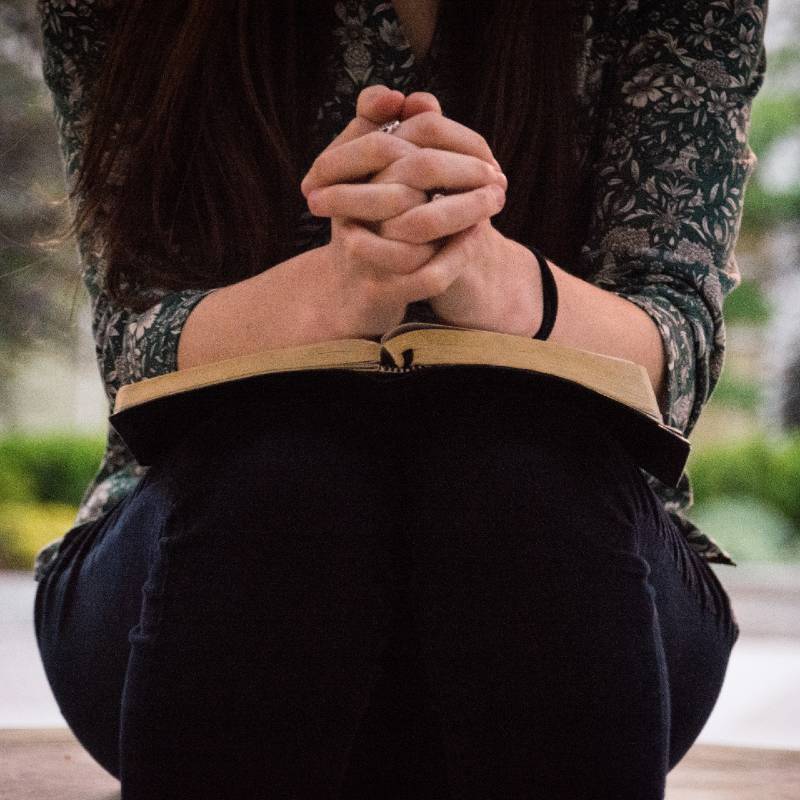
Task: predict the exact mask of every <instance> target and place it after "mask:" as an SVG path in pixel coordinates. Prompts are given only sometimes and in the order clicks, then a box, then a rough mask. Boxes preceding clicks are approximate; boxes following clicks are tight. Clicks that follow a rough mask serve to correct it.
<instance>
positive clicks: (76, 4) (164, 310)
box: [38, 0, 214, 408]
mask: <svg viewBox="0 0 800 800" xmlns="http://www.w3.org/2000/svg"><path fill="white" fill-rule="evenodd" d="M117 3H118V0H38V9H39V14H40V22H41V30H42V44H43V58H42V67H43V74H44V79H45V82H46V84H47V86H48V88H49V89H50V91H51V94H52V98H53V110H54V114H55V119H56V125H57V129H58V134H59V144H60V147H61V152H62V156H63V159H64V167H65V178H66V183H67V186H68V187H71V186H72V185H73V181H74V178H75V176H76V173H77V170H78V168H79V166H80V158H81V154H82V152H83V143H84V138H85V119H86V114H87V111H88V110H89V108H90V103H91V87H92V86H93V84H94V80H95V78H96V75H97V72H98V70H99V69H100V68H101V65H102V60H103V56H104V53H105V50H106V42H107V38H108V37H107V32H108V31H109V30H110V26H111V24H112V23H113V21H114V18H115V6H116V5H117ZM78 246H79V251H80V255H81V259H82V268H83V279H84V283H85V285H86V288H87V290H88V292H89V295H90V298H91V303H92V329H93V332H94V338H95V344H96V353H97V359H98V365H99V368H100V372H101V375H102V378H103V383H104V387H105V392H106V396H107V398H108V401H109V406H110V408H113V404H114V399H115V397H116V393H117V390H118V389H119V387H120V386H122V385H124V384H126V383H131V382H134V381H138V380H141V379H142V378H150V377H153V376H155V375H159V374H162V373H165V372H171V371H174V370H175V369H177V349H178V341H179V338H180V334H181V330H182V328H183V325H184V323H185V321H186V318H187V317H188V316H189V314H190V312H191V311H192V309H193V308H194V307H195V305H196V304H197V303H198V302H199V301H200V300H201V299H202V298H203V297H205V296H206V295H207V294H209V293H210V292H211V291H214V290H212V289H207V290H194V289H187V290H184V291H180V292H158V291H152V292H149V293H148V297H149V298H150V299H151V300H152V302H151V304H150V306H149V308H147V309H146V310H145V311H144V312H141V313H137V312H134V311H133V310H131V309H128V308H123V307H119V306H116V305H115V304H114V303H112V302H111V300H110V298H109V296H108V294H107V293H106V291H105V290H104V287H103V278H102V276H103V262H102V258H101V257H100V256H98V255H97V253H96V252H94V248H92V247H91V246H90V245H89V244H88V242H87V241H85V240H81V241H79V243H78Z"/></svg>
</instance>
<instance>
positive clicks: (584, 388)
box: [109, 322, 690, 486]
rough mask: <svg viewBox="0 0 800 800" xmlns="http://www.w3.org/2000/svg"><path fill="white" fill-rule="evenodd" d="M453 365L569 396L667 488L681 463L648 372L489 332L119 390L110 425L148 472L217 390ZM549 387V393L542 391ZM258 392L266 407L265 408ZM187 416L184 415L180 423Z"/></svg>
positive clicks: (392, 335)
mask: <svg viewBox="0 0 800 800" xmlns="http://www.w3.org/2000/svg"><path fill="white" fill-rule="evenodd" d="M458 365H473V366H484V367H486V368H495V369H510V370H516V371H520V370H521V371H527V372H530V373H537V374H538V375H540V376H543V379H546V380H548V381H554V382H557V383H559V384H565V383H566V384H567V385H569V386H570V387H573V388H574V391H575V393H576V396H579V397H582V399H583V401H584V402H589V403H591V408H592V409H593V410H594V409H596V411H597V423H598V425H602V426H605V427H607V428H608V429H610V430H611V431H612V433H614V434H615V435H616V436H618V437H619V438H620V440H621V441H622V443H623V444H624V446H625V447H626V449H627V450H628V452H629V453H630V454H631V456H632V457H633V458H634V460H635V461H636V463H637V464H638V465H639V466H640V467H641V468H642V469H644V470H646V471H647V472H650V473H651V474H652V475H654V476H655V477H656V478H658V479H659V480H661V481H662V482H664V483H666V484H668V485H671V486H675V485H676V484H677V482H678V479H679V478H680V476H681V473H682V472H683V469H684V466H685V464H686V459H687V458H688V455H689V449H690V444H689V441H688V439H686V438H684V437H683V436H682V435H681V432H680V431H679V430H677V429H676V428H672V427H670V426H668V425H666V424H665V423H664V421H663V418H662V415H661V412H660V410H659V407H658V402H657V400H656V396H655V393H654V392H653V387H652V384H651V383H650V378H649V376H648V374H647V370H646V369H645V368H644V367H643V366H642V365H640V364H635V363H634V362H632V361H628V360H626V359H622V358H615V357H613V356H607V355H601V354H599V353H591V352H588V351H586V350H579V349H576V348H572V347H566V346H564V345H560V344H557V343H555V342H550V341H547V340H545V341H542V340H539V339H532V338H528V337H526V336H516V335H512V334H507V333H497V332H494V331H484V330H476V329H471V328H459V327H455V326H450V325H440V324H437V323H426V322H407V323H404V324H402V325H398V326H397V327H395V328H393V329H392V330H390V331H388V332H387V333H385V334H384V335H383V336H382V337H381V339H380V341H375V340H372V339H338V340H333V341H326V342H317V343H314V344H306V345H299V346H295V347H286V348H277V349H272V350H264V351H261V352H257V353H250V354H247V355H243V356H236V357H235V358H229V359H225V360H223V361H217V362H212V363H208V364H201V365H199V366H196V367H189V368H187V369H182V370H179V371H176V372H170V373H167V374H165V375H158V376H156V377H154V378H146V379H144V380H141V381H138V382H137V383H131V384H127V385H125V386H122V387H121V388H120V389H119V391H118V393H117V396H116V401H115V404H114V410H113V413H112V414H111V416H110V417H109V422H110V423H111V424H112V425H113V427H114V429H115V430H116V431H117V433H119V435H120V436H121V437H122V439H123V441H124V442H125V444H126V445H127V446H128V448H129V449H130V451H131V452H132V453H133V455H134V457H135V458H136V459H137V461H138V462H139V463H140V464H142V465H145V466H146V465H149V464H151V463H153V461H154V460H155V459H156V458H157V457H158V455H159V453H160V452H162V451H163V450H164V448H165V447H166V446H167V445H168V444H169V441H170V439H171V437H172V438H174V436H175V435H176V433H177V431H178V430H179V429H180V428H181V423H183V426H184V427H185V425H186V418H187V405H186V404H187V400H188V401H190V402H191V403H196V404H199V405H198V406H194V407H193V410H196V409H197V408H201V409H202V408H203V407H204V403H203V401H204V400H205V401H206V403H205V405H206V406H207V407H209V408H211V407H213V405H214V404H216V403H219V402H220V401H221V398H220V396H219V395H215V394H214V392H215V391H219V390H220V389H221V388H222V387H226V386H230V385H231V384H239V383H241V382H242V381H252V380H255V379H258V378H260V376H264V375H269V374H272V373H288V372H297V371H317V370H330V369H345V370H355V371H366V372H373V373H376V374H378V373H410V372H413V371H415V370H425V369H435V368H447V367H454V366H458ZM551 385H552V384H551ZM268 389H269V387H268V386H266V387H265V389H264V391H265V402H268V400H269V397H268ZM189 416H191V414H190V415H189Z"/></svg>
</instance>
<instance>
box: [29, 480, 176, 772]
mask: <svg viewBox="0 0 800 800" xmlns="http://www.w3.org/2000/svg"><path fill="white" fill-rule="evenodd" d="M145 480H146V478H145ZM144 488H145V484H144V481H142V482H140V483H139V484H138V485H137V486H136V487H135V488H134V490H133V491H132V492H131V494H129V495H127V496H126V497H125V498H123V499H122V500H121V501H120V502H119V503H117V505H115V506H114V507H113V508H112V509H110V510H109V511H107V512H106V513H104V514H103V515H102V516H101V517H99V518H98V519H95V520H93V521H91V522H88V523H85V524H83V525H80V526H78V527H77V528H75V529H73V530H72V531H70V532H69V533H68V534H67V536H66V537H65V538H64V541H63V542H62V544H61V547H60V549H59V552H58V556H57V558H56V559H55V561H54V562H53V563H51V564H50V565H49V567H48V569H47V571H46V572H45V574H44V575H43V577H42V579H41V580H40V581H39V583H38V585H37V589H36V599H35V613H34V618H35V627H36V636H37V641H38V646H39V652H40V655H41V658H42V664H43V667H44V671H45V674H46V676H47V679H48V682H49V684H50V687H51V690H52V692H53V696H54V698H55V700H56V702H57V704H58V706H59V709H60V710H61V713H62V715H63V716H64V719H65V720H66V721H67V723H68V725H69V726H70V728H71V729H72V731H73V733H74V734H75V735H76V737H77V738H78V740H79V741H80V742H81V744H82V745H83V746H84V747H85V748H86V750H87V751H88V752H89V753H90V754H91V755H92V756H93V757H94V758H95V759H96V760H97V762H98V763H99V764H100V765H102V766H103V767H104V768H105V769H106V770H107V771H108V772H110V773H111V774H112V775H114V776H115V777H119V746H118V739H119V724H120V697H121V695H122V688H123V684H124V681H125V672H126V669H127V665H128V654H129V649H130V646H129V643H128V633H129V631H130V630H131V628H133V626H134V625H136V624H137V623H138V621H139V617H140V610H141V596H142V585H143V584H144V583H145V581H146V579H147V575H148V570H149V566H150V563H151V560H152V556H153V552H154V550H155V549H156V548H157V546H158V537H159V535H160V532H161V530H162V528H163V524H164V520H165V519H166V514H167V511H168V498H166V497H164V496H163V495H158V494H156V493H153V492H146V493H144V494H142V489H144Z"/></svg>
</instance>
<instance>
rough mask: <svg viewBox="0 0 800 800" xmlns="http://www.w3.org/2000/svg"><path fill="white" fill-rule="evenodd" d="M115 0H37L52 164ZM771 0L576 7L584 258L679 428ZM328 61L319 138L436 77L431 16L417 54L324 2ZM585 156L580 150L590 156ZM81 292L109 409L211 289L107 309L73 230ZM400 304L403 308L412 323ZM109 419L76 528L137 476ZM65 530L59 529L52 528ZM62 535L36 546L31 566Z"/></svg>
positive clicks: (700, 365) (300, 225) (762, 65)
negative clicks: (636, 320) (589, 196)
mask: <svg viewBox="0 0 800 800" xmlns="http://www.w3.org/2000/svg"><path fill="white" fill-rule="evenodd" d="M117 2H118V0H37V3H38V9H39V15H40V23H41V30H42V37H43V68H44V78H45V81H46V83H47V86H48V87H49V89H50V91H51V93H52V98H53V105H54V112H55V121H56V124H57V129H58V134H59V141H60V146H61V150H62V154H63V158H64V165H65V178H66V182H67V185H68V186H70V185H71V182H72V180H73V178H74V177H75V172H76V169H77V167H78V165H79V163H80V158H81V152H82V147H83V140H84V119H85V115H86V112H87V109H88V107H89V102H90V87H91V85H92V76H93V75H95V74H96V72H97V70H98V68H99V67H100V65H101V62H102V58H103V54H104V49H105V43H106V41H107V38H108V36H107V33H108V31H109V30H110V26H111V25H113V22H114V17H115V6H116V3H117ZM767 2H768V0H681V2H678V1H677V0H675V1H674V2H673V1H672V0H669V1H668V0H659V1H658V2H656V1H655V0H610V6H609V9H608V11H607V12H605V13H600V11H599V10H598V9H599V6H598V5H597V0H589V2H588V4H587V5H585V6H584V8H585V10H584V12H583V14H581V15H580V16H579V18H578V20H579V25H578V26H577V27H576V35H577V36H580V37H581V39H580V41H581V43H582V57H581V59H580V60H579V66H578V70H577V74H576V76H575V80H576V86H577V88H578V91H579V98H580V113H581V114H582V115H583V119H582V120H581V126H580V129H581V131H582V135H581V158H582V161H583V164H584V166H585V168H587V169H590V170H591V171H592V179H593V184H592V185H593V194H594V198H593V212H592V218H591V223H590V230H589V234H588V237H587V240H586V241H585V242H584V243H583V247H582V258H583V259H585V262H586V263H585V266H586V267H587V268H588V270H589V271H588V273H587V274H589V275H591V276H592V277H591V278H590V280H591V281H592V282H594V283H596V285H598V286H600V287H603V288H605V289H606V290H608V291H611V292H614V293H616V294H618V295H620V296H622V297H624V298H626V299H627V300H629V301H630V302H633V303H635V304H636V305H638V306H639V307H640V308H642V309H643V310H644V311H645V312H646V313H647V314H649V315H650V316H651V317H652V319H653V320H654V321H655V323H656V325H657V327H658V330H659V332H660V334H661V338H662V341H663V346H664V350H665V354H666V359H667V383H666V391H665V397H664V400H663V403H662V408H661V410H662V413H663V416H664V421H665V422H666V423H667V424H669V425H672V426H674V427H676V428H678V429H680V430H681V431H682V432H683V433H684V435H686V436H688V435H689V434H690V433H691V431H692V429H693V428H694V426H695V423H696V422H697V419H698V417H699V415H700V412H701V409H702V408H703V406H704V404H705V403H706V402H707V401H708V399H709V395H710V394H711V392H712V391H713V389H714V387H715V385H716V383H717V381H718V380H719V377H720V372H721V369H722V364H723V355H724V351H725V326H724V322H723V314H722V305H723V298H724V297H725V296H726V295H727V294H729V293H730V292H731V291H732V290H733V289H735V288H736V287H737V286H738V285H739V283H740V281H741V276H740V274H739V269H738V267H737V263H736V258H735V256H734V252H733V249H734V245H735V242H736V239H737V235H738V230H739V223H740V220H741V214H742V201H743V196H744V190H745V185H746V183H747V180H748V178H749V176H750V174H751V172H752V170H753V168H754V166H755V163H756V157H755V155H754V153H753V152H752V150H751V149H750V147H749V145H748V141H747V135H748V130H749V118H750V110H751V105H752V101H753V98H754V96H755V95H756V93H757V92H758V90H759V88H760V86H761V84H762V82H763V78H764V73H765V69H766V56H765V50H764V44H763V34H764V26H765V21H766V20H765V17H766V13H767ZM335 13H336V18H337V22H336V25H335V27H334V29H333V31H332V35H333V36H334V37H335V40H336V42H337V43H338V48H337V50H336V57H335V58H334V59H333V60H332V62H331V64H330V69H332V70H334V71H335V79H336V80H335V91H334V93H333V95H332V96H331V97H330V98H328V99H327V100H326V101H325V102H324V103H323V104H322V106H321V108H320V109H319V111H318V115H317V128H316V131H315V133H314V135H315V136H316V137H317V142H318V145H319V146H318V148H317V152H319V151H321V150H323V149H324V148H325V146H327V144H328V143H329V142H330V141H331V140H332V139H333V138H335V136H336V135H337V134H338V133H339V132H340V131H341V130H342V129H343V128H344V127H345V125H346V124H347V123H348V121H349V120H350V119H351V118H352V117H353V116H354V114H355V103H356V98H357V96H358V93H359V92H360V90H361V89H362V88H363V87H364V86H367V85H371V84H386V85H388V86H391V87H393V88H396V89H399V90H401V91H403V92H404V93H406V94H408V93H410V92H412V91H416V90H421V89H425V90H428V91H432V92H434V94H436V95H437V97H439V99H440V101H441V103H442V106H443V110H444V113H445V114H447V98H446V96H445V94H444V92H443V91H442V89H441V87H439V86H438V84H437V69H436V65H437V63H438V62H439V59H440V55H441V54H440V51H441V48H442V45H441V42H440V35H439V34H440V30H439V27H440V26H439V27H437V30H436V33H435V34H434V40H433V42H432V44H431V48H430V50H429V53H428V55H427V56H426V58H425V59H424V60H423V61H422V62H421V63H417V62H416V60H415V57H414V53H413V51H412V50H411V47H410V45H409V42H408V39H407V38H406V36H405V34H404V32H403V29H402V27H401V26H400V24H399V19H398V17H397V15H396V12H395V10H394V6H393V5H392V3H391V2H379V0H338V2H336V3H335ZM590 153H591V154H592V155H591V157H590V156H589V154H590ZM329 240H330V221H329V220H327V219H321V218H315V217H312V216H311V214H310V213H309V212H308V211H306V212H304V213H303V215H302V218H301V219H299V220H298V221H297V242H298V244H299V245H300V246H301V247H303V248H306V247H307V248H310V247H317V246H320V245H322V244H325V243H326V242H327V241H329ZM78 251H79V255H80V258H81V267H82V274H83V276H84V282H85V285H86V288H87V290H88V294H89V297H90V301H91V309H92V316H93V323H92V328H93V332H94V338H95V343H96V353H97V360H98V366H99V371H100V376H101V378H102V381H103V384H104V387H105V392H106V395H107V398H108V403H109V413H110V412H111V410H113V405H114V398H115V396H116V393H117V390H118V389H119V387H120V386H122V385H124V384H126V383H129V382H132V381H138V380H141V379H143V378H150V377H154V376H156V375H160V374H162V373H167V372H170V371H173V370H175V369H176V368H177V364H176V361H177V349H178V340H179V337H180V334H181V329H182V327H183V325H184V323H185V321H186V319H187V317H188V316H189V314H190V312H191V311H192V309H193V308H194V307H195V305H196V304H197V303H198V302H199V301H200V300H201V299H202V298H203V297H204V296H205V295H207V294H209V292H210V291H214V290H213V289H212V290H194V289H186V290H184V291H177V292H174V291H172V292H167V291H155V292H153V293H152V305H151V306H150V307H149V309H148V310H146V311H144V312H143V313H134V312H133V311H132V310H130V309H128V308H123V307H120V306H118V305H115V304H114V303H113V302H112V301H111V300H110V298H109V296H108V294H107V293H106V291H105V289H104V284H103V269H102V267H103V265H102V260H101V259H100V258H99V257H97V256H96V255H95V253H94V252H93V250H92V248H91V247H89V246H88V244H87V243H85V242H79V243H78ZM425 306H426V304H425V303H424V301H423V302H421V303H416V304H414V303H412V304H411V305H410V306H409V311H408V313H407V315H406V319H424V318H426V315H427V314H428V311H427V310H426V307H425ZM146 470H147V468H146V467H143V466H141V465H139V464H137V462H136V460H135V459H134V458H133V456H132V454H131V453H130V452H129V451H128V450H127V448H126V447H125V445H124V443H123V442H122V440H121V439H120V438H119V436H118V434H116V432H115V431H114V429H113V428H112V427H111V426H110V425H109V428H108V439H107V449H106V452H105V456H104V458H103V460H102V462H101V463H100V465H99V468H98V471H97V473H96V475H95V476H94V478H93V480H92V481H91V483H90V484H89V486H88V487H87V488H86V490H85V493H84V495H83V498H82V500H81V503H80V507H79V510H78V513H77V517H76V519H75V521H74V525H73V528H74V527H77V526H78V525H82V524H85V523H88V522H90V521H92V520H95V519H97V518H98V517H99V516H101V515H102V514H103V513H105V512H106V511H108V510H109V509H110V508H111V507H113V506H114V505H115V504H116V503H117V502H119V501H120V500H121V499H122V498H123V497H125V496H126V495H127V494H128V493H129V492H130V491H131V490H132V489H133V487H134V486H135V485H136V484H137V482H138V481H139V480H140V479H141V478H142V476H143V475H144V474H145V472H146ZM645 475H646V478H647V481H648V483H649V484H650V485H651V487H652V489H653V491H654V492H655V493H656V495H657V496H658V497H659V498H660V500H661V501H662V502H663V504H664V506H665V508H666V510H667V511H668V513H669V514H670V516H671V517H672V518H673V519H674V521H675V522H676V523H677V525H678V527H679V528H680V530H681V531H682V533H683V534H684V535H685V537H686V538H687V540H688V542H689V544H690V545H691V547H692V548H693V549H694V550H695V551H696V552H697V553H698V554H700V555H701V556H702V557H703V558H704V559H706V560H708V561H710V562H716V563H724V564H734V562H733V561H732V560H731V558H730V556H729V555H728V554H727V553H725V552H724V551H723V550H722V549H721V548H720V547H719V546H718V545H717V544H716V543H715V542H714V541H713V540H711V539H710V538H709V537H708V536H706V535H705V534H704V533H703V532H701V531H700V530H698V528H697V527H696V526H695V525H694V524H693V523H692V522H690V521H689V520H688V519H687V518H686V516H685V512H686V511H687V509H688V508H689V507H690V506H691V505H692V502H693V498H692V488H691V484H690V481H689V476H688V474H687V473H684V474H683V475H682V476H681V479H680V481H679V484H678V486H677V487H669V486H666V485H664V484H662V483H661V482H659V481H658V480H657V479H656V478H654V477H653V476H652V475H649V474H648V473H645ZM61 538H63V537H61ZM61 538H59V539H57V540H55V541H54V542H52V543H51V544H50V545H48V546H47V547H45V548H44V549H43V550H41V551H40V552H39V554H38V555H37V559H36V565H35V574H36V577H37V579H38V577H39V576H40V575H41V572H42V570H43V569H45V568H46V567H47V565H48V564H49V563H50V562H51V561H52V560H53V559H54V558H55V556H56V555H57V553H58V545H59V543H60V541H61Z"/></svg>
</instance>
